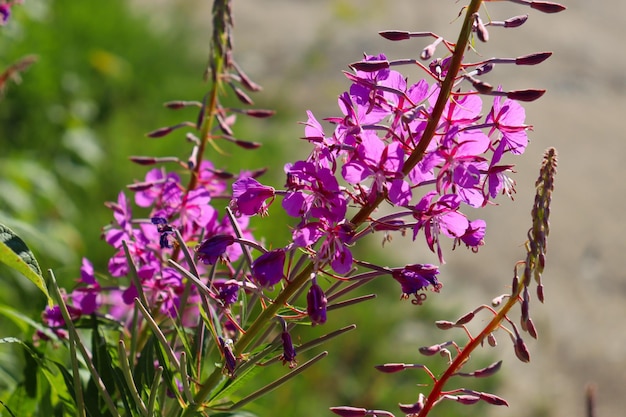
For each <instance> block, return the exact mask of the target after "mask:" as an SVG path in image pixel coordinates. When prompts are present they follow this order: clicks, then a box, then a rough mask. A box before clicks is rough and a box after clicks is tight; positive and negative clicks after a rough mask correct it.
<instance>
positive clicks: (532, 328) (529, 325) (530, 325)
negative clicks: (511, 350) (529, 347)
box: [526, 317, 538, 339]
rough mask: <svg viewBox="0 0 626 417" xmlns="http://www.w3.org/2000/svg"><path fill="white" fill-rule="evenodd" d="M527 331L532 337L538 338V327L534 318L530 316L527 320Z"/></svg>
mask: <svg viewBox="0 0 626 417" xmlns="http://www.w3.org/2000/svg"><path fill="white" fill-rule="evenodd" d="M526 331H527V332H528V334H529V335H530V337H532V338H533V339H537V336H538V335H537V328H536V327H535V323H534V322H533V319H531V318H530V317H529V318H528V320H526Z"/></svg>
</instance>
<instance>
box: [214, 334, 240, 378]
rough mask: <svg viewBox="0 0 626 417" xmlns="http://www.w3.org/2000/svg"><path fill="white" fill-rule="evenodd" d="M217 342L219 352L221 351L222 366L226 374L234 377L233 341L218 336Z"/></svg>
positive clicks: (235, 363) (235, 362)
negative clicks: (218, 343)
mask: <svg viewBox="0 0 626 417" xmlns="http://www.w3.org/2000/svg"><path fill="white" fill-rule="evenodd" d="M217 340H218V341H219V342H220V350H221V351H222V356H224V366H225V367H226V369H227V370H228V373H229V374H230V375H231V376H234V372H235V367H236V366H237V358H235V354H234V353H233V341H232V340H230V339H224V338H222V337H220V336H218V338H217Z"/></svg>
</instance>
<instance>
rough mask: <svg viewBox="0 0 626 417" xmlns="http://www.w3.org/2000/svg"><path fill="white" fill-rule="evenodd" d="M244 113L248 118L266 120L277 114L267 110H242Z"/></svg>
mask: <svg viewBox="0 0 626 417" xmlns="http://www.w3.org/2000/svg"><path fill="white" fill-rule="evenodd" d="M242 113H243V114H245V115H247V116H251V117H256V118H258V119H264V118H266V117H271V116H273V115H275V114H276V112H275V111H274V110H266V109H251V110H242Z"/></svg>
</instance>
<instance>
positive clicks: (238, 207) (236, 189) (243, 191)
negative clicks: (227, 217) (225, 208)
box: [230, 177, 274, 216]
mask: <svg viewBox="0 0 626 417" xmlns="http://www.w3.org/2000/svg"><path fill="white" fill-rule="evenodd" d="M270 198H271V199H272V200H273V199H274V188H273V187H268V186H266V185H262V184H261V183H260V182H258V181H257V180H255V179H254V178H251V177H243V178H240V179H238V180H237V181H235V182H234V183H233V199H232V200H231V202H230V206H231V208H232V209H233V212H234V213H235V214H236V215H240V214H245V215H247V216H254V215H255V214H261V215H264V214H267V208H268V205H269V204H267V203H266V201H267V200H268V199H270ZM270 204H271V201H270Z"/></svg>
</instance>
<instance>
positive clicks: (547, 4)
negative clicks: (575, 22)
mask: <svg viewBox="0 0 626 417" xmlns="http://www.w3.org/2000/svg"><path fill="white" fill-rule="evenodd" d="M530 8H531V9H535V10H539V11H540V12H544V13H558V12H562V11H563V10H565V9H566V7H565V6H563V5H562V4H559V3H553V2H551V1H531V2H530Z"/></svg>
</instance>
